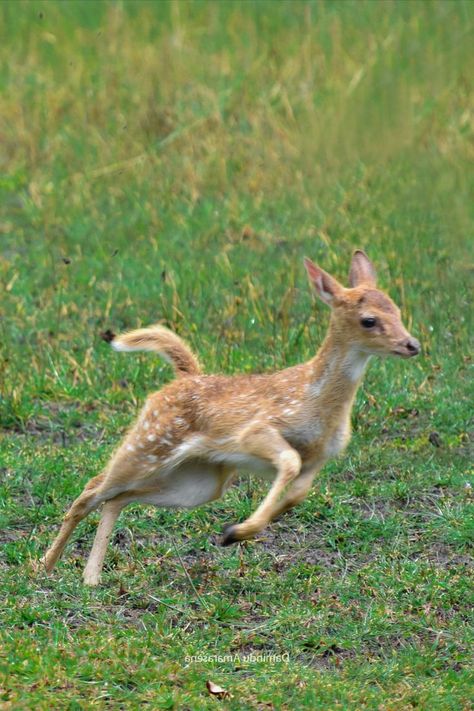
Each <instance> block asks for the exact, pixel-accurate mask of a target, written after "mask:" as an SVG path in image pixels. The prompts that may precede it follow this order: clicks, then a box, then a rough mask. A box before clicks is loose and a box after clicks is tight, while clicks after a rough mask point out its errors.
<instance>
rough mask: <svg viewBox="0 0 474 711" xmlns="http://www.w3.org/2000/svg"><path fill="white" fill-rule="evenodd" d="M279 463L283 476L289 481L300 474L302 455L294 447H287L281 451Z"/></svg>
mask: <svg viewBox="0 0 474 711" xmlns="http://www.w3.org/2000/svg"><path fill="white" fill-rule="evenodd" d="M278 465H279V468H280V469H281V471H282V472H283V476H284V478H285V479H287V480H288V481H291V479H294V478H295V477H296V476H298V474H299V472H300V469H301V457H300V455H299V454H298V452H297V451H296V450H294V449H287V450H285V451H284V452H281V454H280V456H279V458H278Z"/></svg>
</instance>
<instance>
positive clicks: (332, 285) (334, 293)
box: [304, 257, 343, 306]
mask: <svg viewBox="0 0 474 711" xmlns="http://www.w3.org/2000/svg"><path fill="white" fill-rule="evenodd" d="M304 265H305V267H306V271H307V273H308V277H309V281H310V284H311V286H312V287H313V289H314V290H315V292H316V293H317V295H318V296H319V298H320V299H321V301H324V303H325V304H328V305H329V306H334V304H335V303H337V301H338V300H339V298H340V297H341V296H342V291H343V287H342V286H341V285H340V284H339V282H338V281H337V280H336V279H334V277H332V276H331V275H330V274H328V273H327V272H325V271H324V269H321V267H318V266H317V265H316V264H314V263H313V262H312V261H311V259H308V258H307V257H305V258H304Z"/></svg>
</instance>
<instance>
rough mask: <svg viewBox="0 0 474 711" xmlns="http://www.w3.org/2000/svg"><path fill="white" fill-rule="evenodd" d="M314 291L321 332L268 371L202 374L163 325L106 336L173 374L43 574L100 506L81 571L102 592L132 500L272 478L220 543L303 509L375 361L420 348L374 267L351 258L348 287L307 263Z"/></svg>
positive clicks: (342, 444)
mask: <svg viewBox="0 0 474 711" xmlns="http://www.w3.org/2000/svg"><path fill="white" fill-rule="evenodd" d="M304 264H305V267H306V271H307V275H308V278H309V282H310V285H311V287H312V289H313V290H314V292H315V294H316V295H317V296H318V297H319V299H321V300H322V301H323V302H324V304H326V305H328V306H329V307H330V309H331V312H330V321H329V328H328V331H327V334H326V337H325V339H324V341H323V343H322V345H321V347H320V348H319V350H318V352H317V354H316V355H315V356H314V357H313V358H312V359H310V360H309V361H308V362H305V363H300V364H298V365H295V366H291V367H288V368H285V369H283V370H279V371H276V372H270V373H255V374H236V375H220V374H209V375H207V374H204V373H203V370H202V368H201V365H200V363H199V361H198V359H197V357H196V356H195V355H194V353H193V352H192V351H191V349H190V348H189V346H188V345H187V344H186V343H185V342H184V341H183V340H182V339H181V338H180V337H179V336H178V335H177V334H176V333H174V332H172V331H171V330H168V329H167V328H165V327H164V326H162V325H155V326H151V327H149V328H141V329H137V330H134V331H130V332H128V333H125V334H123V335H119V336H117V337H114V339H113V340H112V342H111V345H112V347H113V348H114V349H115V350H116V351H119V352H126V351H153V352H157V353H159V354H160V356H161V357H163V358H164V359H166V360H167V361H169V363H171V365H172V366H173V368H174V371H175V375H176V378H175V379H174V380H172V381H171V382H169V383H167V384H166V385H164V386H163V387H162V388H161V389H160V390H158V391H157V392H155V393H153V394H152V395H150V396H148V398H147V399H146V401H145V404H144V406H143V408H142V410H141V412H140V413H139V415H138V417H137V419H136V421H135V422H134V423H133V425H132V426H131V427H130V429H129V430H128V432H127V433H126V435H125V436H124V438H123V440H122V442H121V443H120V445H119V446H118V447H117V449H116V450H115V452H114V453H113V455H112V457H111V459H110V460H109V462H108V464H107V465H106V467H105V469H104V470H103V472H102V473H100V474H99V475H98V476H95V477H94V478H92V479H91V480H90V481H89V482H88V484H86V486H85V488H84V490H83V491H82V493H81V494H80V496H79V497H78V498H77V499H76V500H75V501H74V503H73V504H72V506H71V508H70V509H69V511H68V512H67V514H66V516H65V518H64V520H63V523H62V525H61V528H60V530H59V533H58V535H57V537H56V539H55V540H54V542H53V544H52V545H51V547H50V548H49V549H48V551H47V552H46V554H45V556H44V558H43V559H42V562H43V564H44V567H45V569H46V572H48V573H50V572H51V571H52V569H53V567H54V566H55V564H56V562H57V561H58V559H59V558H60V556H61V555H62V553H63V551H64V548H65V546H66V543H67V541H68V539H69V538H70V536H71V534H72V532H73V531H74V529H75V528H76V526H77V525H78V523H79V522H80V521H81V520H82V519H83V518H84V517H85V516H87V515H88V514H89V513H90V512H92V511H94V510H96V509H98V508H99V507H100V506H102V510H101V516H100V520H99V523H98V527H97V531H96V535H95V539H94V542H93V545H92V549H91V552H90V555H89V558H88V560H87V564H86V566H85V569H84V574H83V581H84V584H86V585H91V586H93V585H98V584H99V582H100V577H101V571H102V568H103V563H104V558H105V552H106V548H107V545H108V543H109V540H110V537H111V534H112V531H113V527H114V525H115V522H116V520H117V518H118V516H119V514H120V512H121V511H122V509H123V508H124V507H125V506H127V505H128V504H131V503H134V502H140V503H143V504H152V505H154V506H157V507H173V508H180V507H184V508H194V507H197V506H201V505H202V504H204V503H207V502H210V501H213V500H216V499H218V498H220V497H221V496H222V495H223V494H224V493H225V492H226V490H227V489H228V487H229V486H230V484H231V482H232V480H233V479H234V477H235V475H236V473H237V472H238V471H240V472H248V473H251V474H254V475H256V476H258V477H262V478H263V479H268V480H269V481H270V482H271V486H270V488H269V490H268V493H267V494H266V496H265V497H264V498H263V500H262V502H261V503H260V505H259V506H258V507H257V508H256V510H255V511H254V512H253V513H252V514H251V515H250V516H249V517H248V518H247V519H246V520H245V521H242V522H240V523H233V524H231V525H228V526H226V527H225V529H224V532H223V537H222V540H221V542H222V544H223V545H225V546H226V545H229V544H232V543H237V542H241V541H245V540H248V539H251V538H255V537H256V536H257V535H258V534H260V533H261V531H263V529H264V528H265V527H266V526H268V525H269V524H270V522H271V521H273V520H275V519H277V518H279V517H280V516H281V514H283V513H285V512H286V511H288V510H289V509H291V508H292V507H294V506H296V505H297V504H298V503H300V502H301V501H302V500H303V499H304V498H305V497H306V496H307V494H308V492H309V490H310V488H311V485H312V483H313V480H314V478H315V476H316V475H317V473H318V472H319V471H320V470H321V468H322V467H323V466H324V464H325V463H326V462H327V461H328V460H329V459H331V458H333V457H336V456H337V455H338V454H340V453H341V452H342V451H343V450H344V449H345V448H346V446H347V444H348V442H349V439H350V436H351V410H352V407H353V404H354V399H355V396H356V392H357V390H358V388H359V386H360V384H361V381H362V378H363V375H364V373H365V370H366V366H367V364H368V362H369V360H370V358H371V357H372V356H396V357H397V358H411V357H413V356H416V355H417V354H418V353H419V352H420V343H419V342H418V341H417V340H416V339H415V338H413V336H411V335H410V333H409V332H408V331H407V330H406V328H405V327H404V325H403V323H402V320H401V315H400V309H399V308H398V307H397V306H396V305H395V303H394V302H393V301H392V300H391V298H390V297H389V296H387V294H385V293H384V292H383V291H380V290H379V289H378V288H377V286H376V273H375V269H374V266H373V265H372V262H371V261H370V260H369V258H368V257H367V255H366V254H365V253H364V252H363V251H362V250H360V249H358V250H356V251H355V252H354V254H353V257H352V261H351V265H350V271H349V287H344V286H342V285H341V284H340V283H339V282H338V281H337V280H336V278H335V277H333V276H331V275H330V274H329V273H327V272H325V271H324V270H323V269H322V268H321V267H319V266H317V265H316V264H314V263H313V262H312V261H311V260H310V259H307V258H305V259H304Z"/></svg>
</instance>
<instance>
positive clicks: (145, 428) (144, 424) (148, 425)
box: [143, 420, 150, 430]
mask: <svg viewBox="0 0 474 711" xmlns="http://www.w3.org/2000/svg"><path fill="white" fill-rule="evenodd" d="M149 427H150V423H149V422H148V420H145V422H144V423H143V429H144V430H147V429H148V428H149Z"/></svg>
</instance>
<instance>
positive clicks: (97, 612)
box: [0, 0, 474, 711]
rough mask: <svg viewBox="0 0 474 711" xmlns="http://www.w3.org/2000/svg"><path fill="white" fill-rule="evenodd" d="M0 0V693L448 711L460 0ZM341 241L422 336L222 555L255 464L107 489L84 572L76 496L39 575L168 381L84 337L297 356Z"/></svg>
mask: <svg viewBox="0 0 474 711" xmlns="http://www.w3.org/2000/svg"><path fill="white" fill-rule="evenodd" d="M0 13H1V16H2V19H1V22H2V27H3V28H4V41H3V42H2V46H1V49H0V87H1V97H2V98H1V109H2V110H1V112H0V134H1V137H2V140H1V146H0V152H1V153H0V155H1V162H2V175H1V178H0V193H1V203H0V204H1V215H0V245H1V249H0V283H1V288H2V299H1V302H0V314H1V321H0V325H1V338H0V366H1V367H0V426H1V430H0V438H1V443H0V445H1V453H0V457H1V460H0V473H1V479H0V521H1V524H2V525H1V533H0V537H1V539H2V543H3V547H2V552H1V557H0V566H1V571H2V576H1V583H0V584H1V588H2V596H3V603H2V606H1V609H0V618H1V623H2V625H1V630H2V631H1V637H2V645H1V647H0V664H1V669H2V675H3V678H2V681H1V684H0V687H1V688H0V698H1V699H2V708H5V709H30V708H31V709H33V708H35V709H50V708H58V709H59V708H61V709H62V708H64V709H89V708H90V709H94V708H109V707H110V708H127V709H128V708H130V709H134V708H142V707H144V706H145V707H147V706H148V707H150V708H153V709H155V708H156V709H160V708H163V709H171V708H179V709H184V708H190V709H196V708H199V709H207V708H214V707H216V705H217V706H221V707H222V708H226V709H248V708H257V709H267V708H275V709H294V708H311V709H335V708H343V709H351V708H353V709H361V708H366V709H387V711H393V710H397V709H400V710H401V709H403V710H405V709H409V708H430V709H432V710H437V709H443V710H444V709H453V710H454V709H456V710H457V709H470V708H472V705H471V704H472V688H473V684H474V679H473V674H472V668H473V667H472V663H473V659H472V649H473V644H474V639H473V634H472V630H473V625H472V623H473V619H472V610H473V599H472V590H473V579H472V541H473V530H472V522H473V520H474V519H473V513H474V512H473V508H474V500H473V496H472V488H470V486H469V485H470V484H471V485H472V475H473V470H472V401H473V400H472V398H473V388H472V336H471V334H472V331H473V324H472V308H471V300H472V299H471V292H470V290H469V286H470V285H471V283H472V269H473V244H474V240H473V225H474V219H473V218H474V214H473V204H474V203H473V201H472V194H473V187H474V176H473V171H472V159H473V157H474V147H473V146H474V144H473V126H474V123H473V103H472V96H473V91H472V89H473V87H472V77H473V76H474V59H473V52H472V35H473V26H474V13H473V5H472V3H470V2H467V1H466V2H460V1H457V0H452V1H450V2H417V1H415V0H414V1H412V2H397V3H394V2H365V1H364V0H360V1H359V2H351V1H350V0H347V1H346V2H318V3H312V2H292V3H288V2H271V3H269V2H264V1H262V2H258V3H254V2H252V3H251V2H244V3H241V2H225V3H224V2H220V3H217V2H174V3H166V2H160V3H152V2H148V3H145V2H133V3H132V2H122V3H119V2H117V3H109V2H101V3H96V2H61V3H58V2H27V3H26V2H3V3H2V4H1V6H0ZM354 247H362V248H364V249H366V250H367V251H368V253H369V254H370V256H371V257H372V259H373V261H374V262H375V263H376V265H377V267H378V270H379V275H380V282H381V284H382V286H383V287H384V288H386V289H387V290H388V291H389V292H390V294H391V295H392V296H393V298H394V299H396V300H397V302H398V303H399V304H400V306H401V307H402V309H403V312H404V317H405V322H406V324H407V327H408V328H409V329H410V330H411V331H412V332H413V333H414V335H416V336H417V337H419V339H420V340H421V342H422V344H423V348H424V352H423V356H422V357H420V358H419V359H416V360H415V361H413V362H411V361H410V362H409V363H405V362H399V361H390V360H387V361H384V362H382V361H378V362H374V363H373V364H372V365H371V367H370V369H369V372H368V374H367V376H366V379H365V381H364V385H363V387H362V388H361V391H360V392H359V394H358V397H357V401H356V405H355V409H354V416H353V423H354V436H353V439H352V442H351V445H350V447H349V449H348V451H347V453H346V455H345V456H344V457H343V458H341V459H340V460H337V461H334V462H332V463H330V464H328V465H327V466H326V468H325V470H324V471H323V472H322V474H321V476H320V477H319V478H318V481H317V483H316V484H315V486H314V488H313V490H312V493H311V494H310V496H309V497H308V499H307V500H306V501H305V502H304V503H303V504H302V505H300V506H299V507H298V508H297V509H296V510H294V511H293V512H291V513H290V514H288V515H287V516H286V517H285V518H284V519H282V520H281V521H280V522H278V523H276V524H274V525H272V526H271V527H270V528H269V529H268V530H267V531H265V533H264V534H263V535H262V536H261V538H260V539H259V540H258V541H255V542H250V543H247V544H245V545H243V546H242V547H241V548H240V549H237V548H233V549H231V550H229V549H223V548H221V547H220V546H219V544H218V539H219V535H220V532H221V530H222V528H223V526H224V525H225V524H227V523H229V522H232V521H238V520H242V519H243V518H244V517H245V516H247V515H248V514H249V513H250V511H251V510H252V509H254V508H255V506H256V505H257V503H258V501H259V500H261V497H262V495H263V493H264V490H265V487H264V485H263V484H260V483H258V482H256V481H252V482H250V481H247V480H246V479H242V480H241V481H240V483H239V485H238V486H236V487H234V488H233V489H232V490H231V491H230V492H229V494H228V495H227V496H226V498H225V499H224V500H222V501H220V502H218V503H215V504H212V505H207V506H205V507H203V508H201V509H198V510H195V511H192V512H184V511H183V512H181V511H180V512H172V511H166V510H154V509H150V508H147V507H130V508H129V509H127V510H126V511H125V512H124V513H123V514H122V516H121V518H120V520H119V523H118V525H117V529H116V534H115V537H114V542H113V545H112V546H111V548H110V550H109V552H108V555H107V561H106V570H105V574H104V582H103V585H102V586H101V587H100V588H99V589H97V590H90V589H85V588H84V587H83V586H82V584H81V571H82V568H83V565H84V562H85V557H86V555H87V553H88V549H89V546H90V544H91V539H92V536H93V531H94V527H95V525H96V522H97V515H91V517H90V518H89V519H87V520H86V521H85V522H84V523H83V524H82V525H81V527H80V528H79V529H78V533H77V535H75V537H74V541H73V542H72V543H71V544H70V545H69V547H68V550H67V554H66V556H65V558H64V560H63V561H62V562H61V563H60V564H59V566H58V568H57V570H56V572H55V574H54V575H53V576H52V577H49V578H48V577H46V576H45V575H44V574H42V573H41V572H40V571H37V570H36V566H35V561H37V560H38V558H39V557H40V556H41V554H42V553H43V552H44V550H45V548H46V547H47V545H48V544H49V543H50V541H51V540H52V537H53V535H54V533H55V531H56V529H57V525H58V523H59V521H60V518H61V516H62V515H63V512H64V510H65V508H66V507H67V505H68V504H69V503H70V502H71V500H72V499H73V498H74V497H75V496H76V495H77V494H78V493H79V492H80V490H81V488H82V486H83V485H84V484H85V482H86V481H87V480H88V478H89V477H90V476H92V475H94V474H96V473H98V472H99V471H100V469H101V467H102V466H103V465H104V464H105V462H106V461H107V458H108V457H109V455H110V453H111V451H112V450H113V448H114V446H115V445H116V443H117V442H118V441H119V439H120V436H121V434H122V432H123V431H124V429H125V428H126V427H127V425H128V424H129V423H130V421H131V420H132V418H133V417H134V415H135V413H136V412H137V410H138V409H139V407H140V405H141V403H142V402H143V399H144V397H145V395H146V393H148V392H150V391H151V390H153V389H154V388H157V387H159V386H160V385H161V384H162V383H164V382H166V381H167V379H169V377H170V371H169V369H168V367H167V366H166V365H164V364H163V363H162V362H160V361H157V360H156V359H154V358H153V357H150V356H149V355H148V356H147V355H146V354H144V355H138V354H137V355H130V356H128V357H125V356H119V355H113V354H111V352H110V349H109V347H108V346H107V344H106V343H104V341H103V340H102V339H101V333H103V332H105V331H106V330H107V329H111V330H112V331H114V332H118V331H120V330H123V329H125V328H129V327H133V326H136V325H139V324H149V323H153V322H156V321H157V320H162V321H163V323H166V324H168V325H169V326H171V327H172V328H173V329H175V330H176V331H177V332H178V333H180V334H182V335H184V336H185V337H186V338H187V339H188V340H189V341H190V343H191V344H192V346H193V347H194V348H195V349H196V351H197V352H198V353H199V355H200V357H201V359H202V361H203V362H204V364H205V367H206V369H207V370H209V371H222V372H227V373H233V372H242V371H263V370H267V369H272V368H280V367H285V366H287V365H290V364H293V363H296V362H300V361H302V360H304V359H307V358H309V357H311V356H312V355H313V354H314V351H315V349H316V347H317V345H318V344H319V343H320V341H321V339H322V337H323V335H324V332H325V329H326V326H327V312H326V311H325V310H324V307H323V306H320V305H314V304H313V303H312V301H311V297H310V294H309V290H308V287H307V284H306V279H305V276H304V274H303V267H302V257H303V255H305V254H307V255H308V256H310V257H312V258H313V259H315V260H317V261H319V263H320V264H321V266H323V267H324V268H325V269H327V270H328V271H333V272H334V273H335V275H337V276H339V277H340V278H341V279H342V278H343V276H344V274H345V273H346V271H347V268H348V262H349V257H350V252H351V250H352V249H353V248H354ZM435 433H436V434H435ZM226 655H227V656H226ZM229 655H230V656H229ZM252 655H253V656H252ZM259 655H260V656H259ZM265 655H267V657H266V658H265ZM268 655H276V656H274V657H271V656H268ZM278 655H280V658H278ZM206 681H212V682H214V683H216V684H219V685H221V686H222V687H224V689H226V691H227V692H228V693H229V696H227V697H225V698H217V697H215V696H212V695H211V694H210V693H209V691H208V690H207V688H206Z"/></svg>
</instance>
